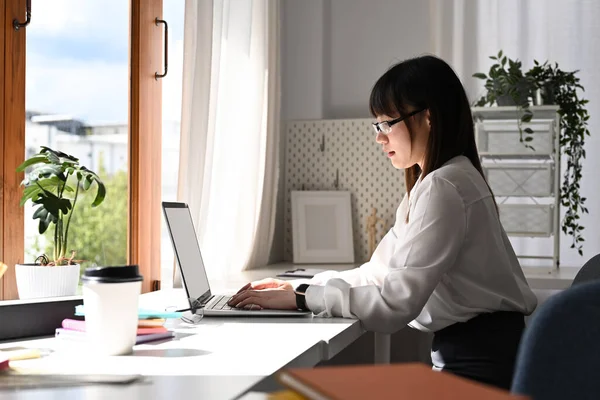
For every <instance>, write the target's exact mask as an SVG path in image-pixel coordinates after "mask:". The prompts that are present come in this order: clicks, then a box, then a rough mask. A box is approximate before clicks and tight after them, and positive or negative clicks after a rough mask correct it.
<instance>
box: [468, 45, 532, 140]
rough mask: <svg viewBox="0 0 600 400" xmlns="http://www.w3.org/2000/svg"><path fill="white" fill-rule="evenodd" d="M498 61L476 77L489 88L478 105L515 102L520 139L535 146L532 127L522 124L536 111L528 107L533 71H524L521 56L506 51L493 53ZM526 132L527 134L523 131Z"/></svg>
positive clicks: (512, 103)
mask: <svg viewBox="0 0 600 400" xmlns="http://www.w3.org/2000/svg"><path fill="white" fill-rule="evenodd" d="M490 58H491V59H492V60H494V61H495V63H494V64H492V66H491V67H490V70H489V72H488V74H487V75H486V74H484V73H482V72H477V73H475V74H473V77H475V78H479V79H484V80H485V84H484V87H485V89H486V90H487V92H486V94H485V95H483V96H482V97H481V98H480V99H479V100H478V101H477V102H476V103H475V105H476V106H485V105H490V106H492V105H494V104H496V105H498V106H516V111H517V115H516V119H517V126H518V128H519V141H520V142H521V143H523V145H524V146H525V147H527V148H530V149H532V150H533V146H531V144H530V143H529V142H531V141H532V140H533V136H531V135H532V134H533V130H532V129H531V128H525V129H523V127H522V124H523V123H527V122H530V121H531V118H532V117H533V113H532V112H531V109H530V108H529V99H530V98H531V97H532V96H533V94H534V90H535V84H534V82H533V79H532V77H531V76H530V75H527V74H524V73H523V70H522V63H521V61H519V60H511V59H510V58H508V57H507V56H506V55H504V54H503V52H502V50H500V51H499V52H498V55H495V56H490ZM524 134H525V135H524Z"/></svg>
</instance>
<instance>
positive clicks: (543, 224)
mask: <svg viewBox="0 0 600 400" xmlns="http://www.w3.org/2000/svg"><path fill="white" fill-rule="evenodd" d="M498 210H499V212H500V222H502V226H503V227H504V230H505V231H506V233H507V234H508V235H511V236H526V237H549V236H551V235H552V234H553V227H554V223H553V221H554V213H553V210H554V206H553V205H552V204H498Z"/></svg>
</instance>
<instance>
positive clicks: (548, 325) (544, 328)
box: [511, 280, 600, 400]
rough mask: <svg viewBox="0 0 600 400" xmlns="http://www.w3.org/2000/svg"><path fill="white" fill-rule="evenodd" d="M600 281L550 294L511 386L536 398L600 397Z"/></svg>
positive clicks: (524, 342)
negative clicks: (599, 362)
mask: <svg viewBox="0 0 600 400" xmlns="http://www.w3.org/2000/svg"><path fill="white" fill-rule="evenodd" d="M598 360H600V281H598V280H595V281H592V282H586V283H581V284H578V285H576V286H574V287H571V288H568V289H566V290H565V291H563V292H561V293H558V294H556V295H554V296H552V297H550V298H549V299H548V300H547V301H546V302H545V303H543V304H542V305H541V306H540V307H539V308H538V310H536V312H535V313H534V314H533V316H532V317H531V320H530V321H529V324H528V326H527V328H525V332H524V333H523V338H522V339H521V344H520V346H519V352H518V355H517V362H516V365H515V374H514V377H513V382H512V388H511V391H512V392H513V393H517V394H524V395H527V396H530V397H531V398H532V399H534V400H554V399H561V400H562V399H578V400H580V399H598V398H600V379H598Z"/></svg>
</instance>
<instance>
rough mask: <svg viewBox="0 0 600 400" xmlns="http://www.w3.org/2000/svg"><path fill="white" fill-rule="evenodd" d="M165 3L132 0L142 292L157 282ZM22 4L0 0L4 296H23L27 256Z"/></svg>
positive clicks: (131, 234) (135, 220) (135, 248)
mask: <svg viewBox="0 0 600 400" xmlns="http://www.w3.org/2000/svg"><path fill="white" fill-rule="evenodd" d="M162 4H163V2H162V0H130V25H129V26H130V31H129V32H130V34H129V40H130V51H129V74H130V79H129V82H130V88H129V116H128V119H129V138H128V146H129V169H128V174H129V190H128V200H129V201H128V203H129V214H128V227H127V254H128V257H127V259H128V263H130V264H138V265H139V266H140V270H141V273H142V274H143V276H144V282H143V285H142V290H143V292H147V291H150V290H152V289H153V288H157V287H159V286H160V231H161V224H160V222H161V214H160V196H161V162H160V159H161V146H162V142H161V137H162V128H161V124H162V113H161V109H162V82H161V81H160V80H156V79H155V77H154V73H155V72H156V71H161V70H162V69H161V68H162V56H163V39H162V32H163V30H162V27H161V26H157V25H156V24H155V22H154V20H155V18H156V17H158V18H161V17H162V12H163V11H162ZM142 5H143V7H142ZM25 7H26V0H0V11H2V12H3V18H2V22H3V23H2V26H1V29H0V32H1V33H0V57H1V60H0V93H2V96H0V126H1V127H2V129H1V130H0V156H1V158H2V161H1V163H2V167H1V168H0V174H1V176H0V179H1V182H2V184H1V186H0V260H1V261H3V262H4V263H5V264H7V265H8V270H7V271H6V273H5V275H4V277H3V278H2V279H1V280H0V300H12V299H17V298H18V293H17V286H16V281H15V270H14V266H15V264H18V263H22V262H23V258H24V246H25V232H24V230H25V227H24V211H23V208H22V207H20V206H19V201H20V198H21V188H20V187H19V185H20V183H21V181H22V179H23V173H17V172H16V168H17V166H18V165H19V164H21V163H22V162H23V160H24V157H25V67H26V60H25V55H26V40H25V38H26V36H25V35H26V32H27V28H26V27H25V28H21V29H20V30H18V31H15V30H14V28H13V25H12V21H13V19H15V18H17V19H18V20H23V19H24V18H25V10H26V8H25ZM31 23H32V24H34V23H35V10H32V20H31Z"/></svg>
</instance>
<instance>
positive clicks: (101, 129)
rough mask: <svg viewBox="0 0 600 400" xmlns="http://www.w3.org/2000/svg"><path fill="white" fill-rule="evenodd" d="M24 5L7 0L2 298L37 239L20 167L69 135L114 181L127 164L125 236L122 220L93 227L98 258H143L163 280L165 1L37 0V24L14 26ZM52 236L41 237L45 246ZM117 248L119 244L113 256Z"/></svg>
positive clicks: (148, 284)
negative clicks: (104, 228)
mask: <svg viewBox="0 0 600 400" xmlns="http://www.w3.org/2000/svg"><path fill="white" fill-rule="evenodd" d="M25 3H26V2H25V1H24V0H5V1H3V2H0V5H2V7H3V8H0V10H2V13H3V17H4V18H2V22H0V28H1V29H2V30H3V35H2V36H1V39H0V46H1V47H2V49H1V50H0V58H1V62H0V77H1V78H0V79H2V85H0V91H1V92H2V96H0V123H1V124H2V129H0V154H1V157H0V158H1V160H2V161H1V162H2V168H0V176H1V178H2V186H1V190H0V202H1V207H0V260H2V261H3V262H5V263H6V264H7V265H8V266H9V269H8V271H7V272H6V274H5V275H4V277H3V278H2V279H1V280H0V299H4V300H10V299H15V298H17V289H16V284H15V270H14V265H15V264H17V263H23V262H24V259H25V254H26V252H31V250H26V246H25V242H26V237H27V238H28V239H27V240H28V242H27V243H28V244H27V248H28V249H29V246H34V244H31V240H32V239H31V238H32V237H34V236H35V235H33V234H31V233H30V232H31V230H30V228H29V227H28V228H27V230H26V223H27V222H29V220H31V218H30V216H29V215H28V216H27V218H24V214H25V210H24V209H23V208H22V207H20V206H19V200H20V197H21V193H22V189H21V188H20V187H19V184H20V182H21V180H22V179H23V174H22V173H17V172H16V167H17V166H18V165H19V164H21V163H22V162H23V160H24V156H25V155H26V154H31V151H32V149H34V151H35V150H36V147H37V146H39V145H41V144H43V143H47V144H51V145H53V146H56V144H57V143H61V146H62V143H65V146H70V148H71V149H72V150H70V151H72V152H73V153H77V154H78V155H79V153H81V154H83V155H79V157H80V158H81V161H82V163H83V164H84V165H86V166H88V167H90V168H91V169H95V170H98V169H100V167H101V166H102V168H104V172H103V173H104V174H105V179H106V180H107V181H108V180H110V179H111V178H112V177H113V176H115V175H118V173H119V172H123V171H126V185H121V190H120V192H119V193H121V195H120V196H113V197H114V198H115V199H116V198H117V197H119V200H120V201H121V202H122V201H123V199H124V198H125V199H126V200H127V203H126V210H127V215H126V217H125V219H126V221H125V227H126V228H125V229H126V230H125V239H124V240H123V239H121V238H122V237H123V236H122V235H123V223H122V221H121V224H120V225H119V224H115V225H116V226H117V228H118V229H117V230H118V232H119V233H118V235H121V236H119V237H118V238H117V239H116V240H113V238H111V239H110V240H109V239H102V238H100V239H99V238H98V235H94V236H95V238H94V240H95V241H96V242H99V243H103V245H104V249H103V250H101V252H102V251H104V254H99V255H98V254H93V255H91V256H89V258H90V262H95V263H98V264H100V263H102V264H103V263H113V262H114V263H117V262H118V261H119V260H121V261H122V260H125V261H126V262H127V263H135V264H139V266H140V269H141V271H142V274H143V275H144V284H143V291H149V290H151V288H152V287H153V286H156V285H153V282H155V281H158V280H160V261H159V260H160V196H161V193H160V181H161V174H160V168H161V165H160V163H157V162H156V160H159V159H160V157H161V136H160V134H161V113H160V112H156V110H160V108H161V101H162V92H161V91H162V82H161V81H160V80H158V81H157V80H156V79H154V73H155V72H156V71H161V70H162V54H163V46H162V43H163V39H162V37H163V36H162V35H163V30H162V28H161V27H157V26H156V25H155V23H154V20H155V18H157V17H158V18H162V12H163V10H162V1H161V0H130V1H129V2H127V1H125V2H124V1H122V0H111V1H110V2H107V1H100V0H97V1H96V0H95V1H93V2H91V1H85V2H82V1H77V0H64V1H58V0H56V1H45V0H34V1H33V2H32V3H33V4H32V10H31V23H30V24H29V25H28V26H27V27H25V28H21V29H19V30H15V29H14V28H13V24H12V21H13V20H14V19H17V20H19V21H23V20H24V19H25ZM105 11H106V12H105ZM105 14H106V16H104V17H103V15H105ZM90 16H93V18H88V17H90ZM86 18H87V19H86ZM65 26H67V32H65V28H64V27H65ZM26 43H27V46H26ZM26 48H27V58H26V54H25V52H26V50H25V49H26ZM124 55H125V56H124ZM26 59H27V63H26V61H25V60H26ZM88 67H90V69H86V68H88ZM82 71H87V72H82ZM26 92H27V96H26ZM26 132H27V135H26V134H25V133H26ZM123 132H127V135H123ZM142 135H143V138H142ZM117 139H118V140H117ZM66 150H67V151H69V150H68V149H66ZM124 186H125V187H126V189H123V187H124ZM108 198H109V197H107V199H108ZM83 208H86V207H83ZM81 210H82V208H77V209H76V213H77V211H81ZM28 212H29V211H28ZM73 218H75V217H73ZM86 218H87V216H86ZM90 218H91V217H90ZM103 222H104V220H103ZM111 228H112V226H111ZM26 232H27V233H26ZM118 235H117V234H115V236H118ZM38 236H39V235H38ZM44 240H46V239H42V238H41V237H39V238H38V241H40V242H42V243H38V245H39V246H40V247H42V246H44V243H43V241H44ZM103 241H104V242H103ZM123 244H125V246H126V247H125V249H126V250H125V256H123V250H122V248H123V247H122V246H123ZM69 247H70V246H69ZM109 247H110V248H111V250H114V249H117V248H119V247H120V249H117V250H115V252H114V257H115V258H114V259H110V257H111V255H109V252H107V250H109ZM79 255H81V254H79Z"/></svg>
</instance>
